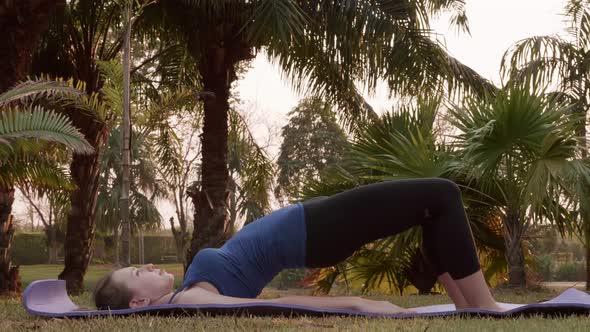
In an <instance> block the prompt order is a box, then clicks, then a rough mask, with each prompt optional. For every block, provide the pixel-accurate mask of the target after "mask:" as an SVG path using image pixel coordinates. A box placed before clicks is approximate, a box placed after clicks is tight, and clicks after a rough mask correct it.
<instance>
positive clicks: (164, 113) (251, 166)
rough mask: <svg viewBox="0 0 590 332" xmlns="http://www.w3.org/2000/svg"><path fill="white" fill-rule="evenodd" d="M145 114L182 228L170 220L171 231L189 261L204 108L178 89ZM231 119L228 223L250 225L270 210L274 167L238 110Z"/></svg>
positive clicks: (164, 95) (181, 258)
mask: <svg viewBox="0 0 590 332" xmlns="http://www.w3.org/2000/svg"><path fill="white" fill-rule="evenodd" d="M144 116H145V118H146V119H145V120H144V122H145V123H146V124H149V125H150V129H149V130H150V132H151V135H150V138H151V139H150V144H151V148H152V151H153V152H154V155H155V157H156V159H157V161H158V167H157V168H158V173H159V176H160V177H161V181H162V182H163V183H164V185H165V187H166V191H167V192H168V197H169V198H170V200H172V201H173V203H174V206H175V209H176V217H177V219H178V223H179V225H178V228H177V227H176V226H175V224H174V221H173V220H171V227H172V232H173V234H174V238H175V243H176V247H177V254H178V257H179V261H184V256H185V252H186V249H187V247H188V244H189V237H188V226H189V225H188V221H189V220H188V217H187V209H186V206H185V203H186V202H185V201H186V200H187V199H188V197H187V196H186V193H189V195H190V193H191V192H194V191H195V190H199V187H200V181H199V175H200V170H199V166H200V165H199V164H198V163H197V158H198V157H199V156H200V153H201V147H200V145H199V144H198V142H196V139H195V138H196V137H197V136H198V135H197V134H198V133H199V128H200V127H201V125H202V119H203V108H202V106H201V104H200V103H198V102H197V100H196V99H195V98H194V93H193V92H192V91H191V90H189V89H186V88H176V89H175V90H171V91H166V92H164V93H162V94H161V95H160V96H158V97H157V98H155V99H153V100H151V101H150V104H149V106H148V107H147V110H146V112H145V113H144ZM229 120H230V125H229V134H228V151H229V156H228V169H229V170H230V178H231V184H232V186H231V188H230V191H229V200H230V205H229V211H230V212H229V213H230V222H229V225H231V226H235V223H236V221H237V219H238V218H239V217H244V218H245V222H246V223H248V222H250V221H253V220H255V219H257V218H259V217H261V216H262V215H264V214H266V213H268V212H269V210H270V204H269V197H268V192H269V188H270V186H271V183H272V175H273V167H272V162H271V161H270V160H269V158H268V156H267V155H266V153H265V151H264V150H263V149H262V148H261V147H260V146H258V144H257V143H256V142H255V140H254V138H253V136H252V134H251V132H250V131H249V129H248V124H247V123H246V121H245V120H244V119H243V118H242V116H241V115H240V114H239V112H238V111H237V110H236V109H232V110H231V112H230V116H229ZM183 137H184V139H183ZM187 137H188V138H187ZM232 228H233V227H232ZM228 232H231V231H230V230H228Z"/></svg>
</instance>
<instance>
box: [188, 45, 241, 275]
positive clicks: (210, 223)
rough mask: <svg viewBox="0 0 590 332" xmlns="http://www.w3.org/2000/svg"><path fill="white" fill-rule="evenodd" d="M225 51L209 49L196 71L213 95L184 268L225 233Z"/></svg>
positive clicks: (229, 68)
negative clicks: (199, 184)
mask: <svg viewBox="0 0 590 332" xmlns="http://www.w3.org/2000/svg"><path fill="white" fill-rule="evenodd" d="M226 52H227V50H226V49H225V48H211V49H209V51H208V52H207V53H206V54H205V55H204V57H203V58H202V59H201V63H200V64H199V71H200V73H201V77H202V82H203V88H204V90H205V91H210V92H213V93H214V94H215V96H214V97H213V98H207V99H205V105H204V106H205V107H204V110H205V117H204V125H203V134H202V144H201V146H202V173H201V176H202V181H201V188H200V190H199V191H198V192H197V193H196V194H195V195H192V197H191V198H192V200H193V204H194V205H195V214H194V219H193V225H194V229H193V236H192V240H191V246H190V248H189V250H188V251H187V256H186V262H187V266H189V265H190V263H191V262H192V259H193V256H194V255H195V254H196V253H197V252H198V251H199V250H200V249H202V248H206V247H218V246H220V245H222V244H223V243H224V241H225V240H226V231H227V207H226V205H227V197H228V193H229V191H228V189H227V186H228V180H229V174H228V168H227V135H228V112H229V102H228V99H229V90H230V87H231V81H232V80H233V79H234V77H235V74H234V72H233V70H234V63H233V62H231V61H228V60H229V58H230V57H229V56H228V54H226Z"/></svg>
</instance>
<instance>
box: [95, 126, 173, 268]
mask: <svg viewBox="0 0 590 332" xmlns="http://www.w3.org/2000/svg"><path fill="white" fill-rule="evenodd" d="M131 148H132V150H133V151H132V153H133V156H134V163H133V165H132V167H131V181H130V184H131V186H130V208H129V212H130V214H129V221H130V229H132V230H139V229H146V228H159V227H160V225H161V219H162V216H161V215H160V213H159V212H158V209H157V207H156V205H155V202H154V199H155V198H157V197H161V196H163V193H162V190H163V189H162V188H161V184H160V183H159V181H158V180H157V179H156V175H157V173H156V170H155V168H156V167H155V165H154V161H153V156H152V153H151V151H150V149H149V145H148V142H147V137H146V134H145V132H143V131H137V130H136V131H134V133H133V144H132V146H131ZM121 163H122V160H121V129H120V127H119V128H116V129H112V130H111V131H110V133H109V139H108V141H107V146H106V148H105V151H104V153H103V155H102V160H101V165H102V168H101V179H100V184H99V195H98V199H97V204H96V224H97V228H98V229H99V230H101V231H112V232H113V233H114V238H113V241H114V243H115V265H119V255H118V254H119V250H118V241H119V237H118V234H119V227H120V226H121V206H120V200H119V198H120V192H121V190H122V189H121V188H122V179H121V176H122V175H121Z"/></svg>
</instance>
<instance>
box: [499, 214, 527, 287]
mask: <svg viewBox="0 0 590 332" xmlns="http://www.w3.org/2000/svg"><path fill="white" fill-rule="evenodd" d="M503 227H504V244H505V245H506V261H507V262H508V284H509V285H510V286H512V287H525V286H526V275H525V268H524V251H523V250H522V236H523V232H524V223H523V221H522V220H520V218H519V217H518V216H517V215H516V214H513V213H511V211H507V212H506V216H505V217H504V219H503Z"/></svg>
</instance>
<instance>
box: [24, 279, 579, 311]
mask: <svg viewBox="0 0 590 332" xmlns="http://www.w3.org/2000/svg"><path fill="white" fill-rule="evenodd" d="M23 305H24V306H25V309H26V310H27V311H28V312H29V313H31V314H33V315H39V316H45V317H53V318H64V317H96V316H127V315H132V314H138V315H158V316H182V315H195V314H206V315H211V316H217V315H238V316H284V317H297V316H312V317H320V316H371V317H390V318H413V317H440V316H456V315H461V316H483V317H498V318H503V317H507V318H508V317H509V318H513V317H518V316H528V315H536V314H541V315H544V316H554V315H588V314H590V295H588V294H586V293H585V292H583V291H580V290H577V289H574V288H570V289H567V290H566V291H564V292H563V293H561V294H560V295H558V296H557V297H555V298H553V299H551V300H548V301H543V302H540V303H534V304H514V303H500V305H501V306H503V307H504V308H507V309H508V311H504V312H495V311H489V310H476V309H467V310H455V306H454V305H453V304H443V305H432V306H424V307H416V308H411V309H412V310H415V311H416V312H417V313H415V314H393V315H392V314H390V315H384V314H373V313H366V312H359V311H354V310H343V309H325V308H315V307H307V306H301V305H287V304H279V303H263V302H260V303H248V304H235V305H234V304H232V305H228V304H165V305H156V306H149V307H143V308H136V309H124V310H80V308H79V307H78V306H77V305H76V304H74V303H73V302H72V300H71V299H70V297H69V296H68V294H67V292H66V283H65V281H63V280H39V281H34V282H32V283H31V284H30V285H29V286H28V287H27V288H26V289H25V291H24V293H23Z"/></svg>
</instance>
